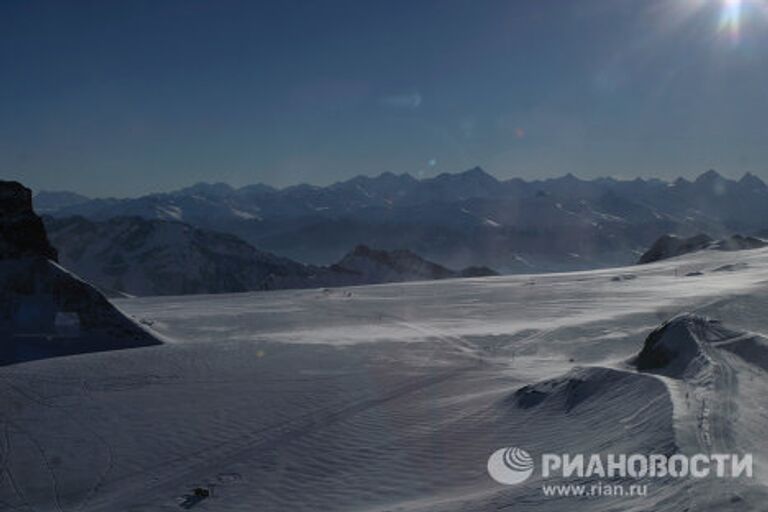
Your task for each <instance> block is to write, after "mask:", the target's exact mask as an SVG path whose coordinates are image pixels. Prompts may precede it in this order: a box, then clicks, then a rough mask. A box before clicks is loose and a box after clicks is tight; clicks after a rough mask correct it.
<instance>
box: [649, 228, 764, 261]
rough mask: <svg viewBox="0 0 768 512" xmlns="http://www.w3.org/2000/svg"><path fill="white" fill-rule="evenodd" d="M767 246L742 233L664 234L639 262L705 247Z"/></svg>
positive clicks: (678, 254)
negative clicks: (722, 235)
mask: <svg viewBox="0 0 768 512" xmlns="http://www.w3.org/2000/svg"><path fill="white" fill-rule="evenodd" d="M766 246H768V243H766V242H765V241H763V240H761V239H759V238H755V237H751V236H742V235H733V236H731V237H729V238H724V239H722V240H714V239H712V238H710V237H709V236H707V235H705V234H699V235H696V236H692V237H690V238H681V237H678V236H675V235H663V236H661V237H660V238H659V239H658V240H656V242H654V244H653V245H652V246H651V248H650V249H648V250H647V251H646V252H645V253H644V254H643V255H642V256H641V257H640V259H639V260H638V263H639V264H643V263H653V262H654V261H661V260H666V259H669V258H674V257H676V256H682V255H683V254H689V253H692V252H696V251H701V250H704V249H712V250H716V251H741V250H745V249H759V248H761V247H766Z"/></svg>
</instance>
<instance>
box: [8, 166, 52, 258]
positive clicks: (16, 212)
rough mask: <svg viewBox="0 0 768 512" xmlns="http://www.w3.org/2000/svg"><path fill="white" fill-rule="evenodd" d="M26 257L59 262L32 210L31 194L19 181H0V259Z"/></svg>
mask: <svg viewBox="0 0 768 512" xmlns="http://www.w3.org/2000/svg"><path fill="white" fill-rule="evenodd" d="M24 256H42V257H44V258H47V259H49V260H53V261H57V260H58V258H57V254H56V249H54V248H53V246H51V244H50V242H49V241H48V237H47V235H46V234H45V228H44V227H43V221H42V220H41V219H40V217H38V216H37V215H36V214H35V212H34V211H33V210H32V191H30V190H29V189H28V188H26V187H25V186H23V185H22V184H21V183H18V182H16V181H0V260H3V259H15V258H21V257H24Z"/></svg>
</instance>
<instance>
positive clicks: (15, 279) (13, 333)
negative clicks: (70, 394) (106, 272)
mask: <svg viewBox="0 0 768 512" xmlns="http://www.w3.org/2000/svg"><path fill="white" fill-rule="evenodd" d="M0 198H2V205H1V206H0V225H1V226H2V248H1V250H0V340H2V343H0V363H10V362H17V361H20V360H26V359H30V358H40V357H49V356H50V355H63V354H67V353H78V352H86V351H96V350H107V349H113V348H128V347H136V346H142V345H149V344H155V343H158V341H157V340H156V339H155V337H154V336H153V335H152V334H151V333H150V332H148V331H146V330H145V329H143V328H142V327H140V326H139V325H138V324H136V323H134V322H133V321H132V320H130V319H129V318H127V317H126V316H125V315H123V313H121V312H120V311H119V310H118V309H117V308H115V307H114V306H113V305H112V304H111V303H110V302H109V301H108V300H107V299H106V298H105V297H104V296H103V295H102V294H101V293H99V292H98V291H97V290H96V289H95V288H93V287H92V286H91V285H89V284H88V283H86V282H84V281H83V280H81V279H79V278H78V277H77V276H75V275H73V274H71V273H69V272H68V271H66V270H65V269H63V268H62V267H60V266H59V265H58V263H56V257H57V255H56V251H55V250H54V249H53V247H52V246H51V245H50V243H49V242H48V238H47V236H46V233H45V229H44V227H43V223H42V221H41V220H40V218H39V217H38V216H37V215H35V213H34V211H33V210H32V203H31V193H30V191H29V189H27V188H25V187H23V186H22V185H21V184H19V183H16V182H0Z"/></svg>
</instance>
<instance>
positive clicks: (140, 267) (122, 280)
mask: <svg viewBox="0 0 768 512" xmlns="http://www.w3.org/2000/svg"><path fill="white" fill-rule="evenodd" d="M44 220H45V229H46V231H47V233H48V238H49V239H50V241H51V244H52V245H53V246H54V247H55V248H56V250H57V251H58V254H59V261H60V262H61V264H62V265H63V266H64V267H66V268H67V269H70V270H72V271H74V272H75V273H77V274H78V275H79V276H81V277H83V278H84V279H86V280H87V281H88V282H90V283H92V284H94V285H96V286H98V287H99V288H100V289H101V290H102V291H103V292H105V293H107V294H109V295H113V296H121V295H123V294H127V295H138V296H143V295H186V294H197V293H232V292H245V291H257V290H275V289H287V288H319V287H331V286H352V285H361V284H378V283H387V282H397V281H416V280H432V279H447V278H454V277H478V276H487V275H495V272H493V271H492V270H490V269H487V268H477V267H472V268H467V269H464V270H462V271H454V270H451V269H448V268H445V267H443V266H441V265H438V264H436V263H433V262H430V261H427V260H424V259H423V258H421V257H420V256H418V255H416V254H414V253H413V252H411V251H407V250H396V251H383V250H374V249H371V248H369V247H366V246H363V245H360V246H357V247H355V248H354V249H353V250H351V251H350V252H349V253H348V254H346V255H345V256H344V257H343V258H342V259H341V260H339V261H338V262H336V263H335V264H333V265H330V266H319V265H307V264H304V263H299V262H296V261H293V260H291V259H288V258H284V257H280V256H276V255H274V254H271V253H269V252H265V251H261V250H258V249H256V248H254V247H253V246H251V245H250V244H249V243H247V242H244V241H243V240H241V239H239V238H238V237H236V236H234V235H231V234H226V233H219V232H216V231H210V230H206V229H202V228H198V227H194V226H190V225H189V224H185V223H183V222H179V221H168V220H158V219H145V218H142V217H136V216H132V217H113V218H111V219H108V220H105V221H93V220H89V219H85V218H83V217H66V218H61V219H56V218H52V217H45V219H44Z"/></svg>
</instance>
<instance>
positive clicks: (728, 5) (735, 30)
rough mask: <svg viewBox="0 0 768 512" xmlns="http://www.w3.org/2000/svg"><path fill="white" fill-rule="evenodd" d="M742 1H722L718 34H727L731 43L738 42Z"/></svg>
mask: <svg viewBox="0 0 768 512" xmlns="http://www.w3.org/2000/svg"><path fill="white" fill-rule="evenodd" d="M741 2H742V0H723V9H722V12H721V14H720V32H722V33H724V34H728V36H729V37H730V38H731V41H733V42H734V43H737V42H739V35H740V33H739V32H740V28H741V7H742V6H741Z"/></svg>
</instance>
